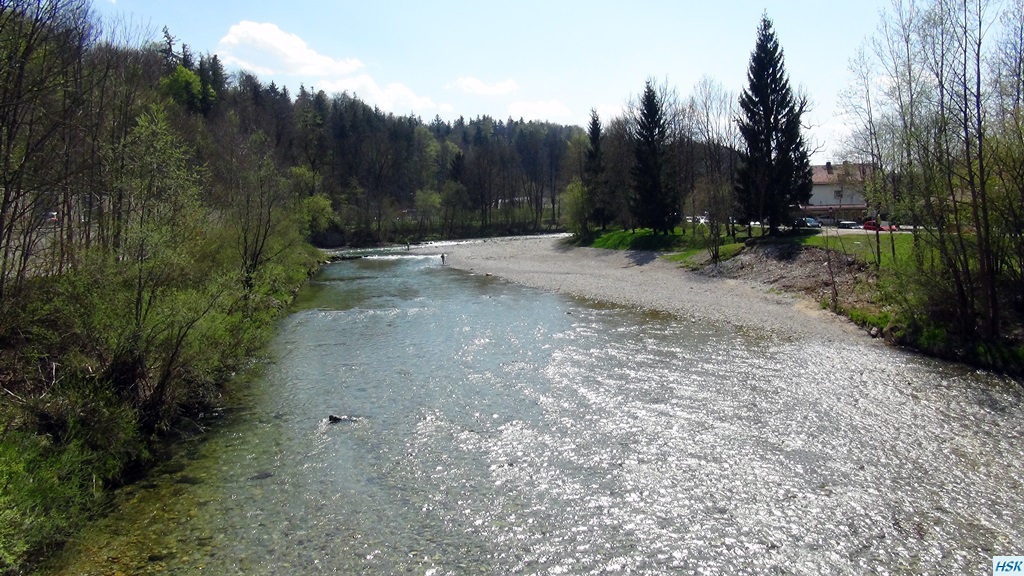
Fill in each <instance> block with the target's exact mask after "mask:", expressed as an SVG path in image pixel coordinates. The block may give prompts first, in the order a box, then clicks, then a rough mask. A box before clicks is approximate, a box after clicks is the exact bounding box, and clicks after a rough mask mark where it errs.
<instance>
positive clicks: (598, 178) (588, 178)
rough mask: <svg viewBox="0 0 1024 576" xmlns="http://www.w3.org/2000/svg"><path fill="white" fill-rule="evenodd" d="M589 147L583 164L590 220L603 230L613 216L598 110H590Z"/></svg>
mask: <svg viewBox="0 0 1024 576" xmlns="http://www.w3.org/2000/svg"><path fill="white" fill-rule="evenodd" d="M587 139H588V143H589V147H588V148H587V156H586V158H585V159H584V164H583V184H584V186H586V189H587V192H586V197H587V205H588V209H589V210H590V216H589V218H590V220H591V221H593V222H595V223H597V224H600V226H601V229H602V230H603V229H604V228H605V226H606V225H607V224H608V219H609V218H610V217H611V209H610V207H609V205H608V194H607V192H606V186H605V183H604V157H603V154H602V153H601V118H600V117H599V116H598V115H597V110H594V109H591V110H590V125H589V126H587Z"/></svg>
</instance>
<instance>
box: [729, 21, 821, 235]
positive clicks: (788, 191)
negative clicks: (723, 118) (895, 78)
mask: <svg viewBox="0 0 1024 576" xmlns="http://www.w3.org/2000/svg"><path fill="white" fill-rule="evenodd" d="M747 81H748V83H749V86H748V87H747V88H745V89H744V90H743V93H742V94H741V95H740V100H739V104H740V111H741V114H740V117H739V118H737V124H738V125H739V130H740V135H741V136H742V137H743V141H744V143H745V149H744V150H742V151H741V152H740V168H739V170H738V173H737V185H736V194H737V197H738V198H739V201H740V203H741V205H742V206H743V208H744V210H745V212H746V216H747V218H748V220H760V221H761V222H765V221H767V223H768V226H769V234H774V233H777V232H778V231H779V226H780V225H782V224H783V223H786V222H788V221H789V212H790V207H791V206H793V205H795V204H803V203H806V202H807V201H808V200H809V199H810V195H811V186H812V185H811V166H810V153H809V152H808V150H807V143H806V142H805V141H804V139H803V136H802V135H801V133H800V128H801V126H800V121H801V117H802V116H803V113H804V111H805V110H806V108H807V100H806V98H800V99H797V98H795V97H794V95H793V90H792V89H791V88H790V85H789V78H788V77H787V76H786V70H785V64H784V62H783V54H782V49H781V48H780V47H779V41H778V38H776V36H775V31H774V30H773V29H772V21H771V20H769V19H768V16H767V15H765V16H762V17H761V25H760V28H759V29H758V32H757V44H756V45H755V47H754V51H753V53H752V54H751V56H750V67H749V69H748V71H747Z"/></svg>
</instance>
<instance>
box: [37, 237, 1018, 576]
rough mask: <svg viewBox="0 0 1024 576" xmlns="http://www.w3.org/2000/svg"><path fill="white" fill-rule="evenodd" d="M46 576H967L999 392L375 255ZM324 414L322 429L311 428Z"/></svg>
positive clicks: (1013, 404) (327, 278)
mask: <svg viewBox="0 0 1024 576" xmlns="http://www.w3.org/2000/svg"><path fill="white" fill-rule="evenodd" d="M269 357H270V359H271V360H270V362H269V363H268V364H267V365H266V366H265V367H264V368H263V369H262V370H261V371H260V373H259V374H258V375H256V376H254V377H252V378H251V381H249V382H246V383H238V384H236V385H235V388H237V389H238V390H239V391H238V392H236V393H235V394H234V395H233V396H232V398H233V406H234V409H232V410H230V411H229V412H228V413H227V415H225V416H224V417H223V418H222V419H221V420H220V421H219V422H217V423H216V425H215V426H213V427H211V429H210V432H209V433H208V434H206V435H205V436H204V437H203V439H202V440H201V441H194V442H192V443H189V444H187V445H186V446H184V447H183V448H182V449H181V450H180V452H179V453H178V454H177V455H176V456H175V457H174V459H173V460H171V461H170V462H168V463H167V464H165V465H163V466H162V467H161V468H159V469H158V470H157V471H156V472H155V473H154V475H153V477H152V478H151V479H150V480H148V481H146V482H143V483H140V484H138V485H134V486H131V487H129V488H127V489H125V490H123V491H122V492H121V493H120V495H119V497H118V501H117V504H116V507H115V510H114V511H113V513H112V514H111V515H110V516H109V517H106V518H104V519H103V520H101V521H99V522H97V523H95V524H94V525H93V526H91V527H90V528H89V529H88V530H87V531H86V532H85V533H84V534H83V535H82V536H81V537H80V538H79V539H77V540H76V541H75V542H74V543H72V544H71V545H70V546H69V547H68V549H67V551H66V554H65V555H64V556H63V557H62V558H61V559H60V561H59V562H58V565H56V566H54V567H52V573H55V574H115V573H126V574H133V573H134V574H145V573H154V574H156V573H159V574H199V573H202V574H321V573H326V574H395V573H398V574H406V573H412V574H431V575H441V574H537V573H544V574H604V573H629V574H664V573H680V574H726V573H728V574H772V573H776V574H860V573H881V574H887V573H891V574H918V573H925V572H928V573H933V574H971V573H974V574H988V573H990V571H991V558H992V557H993V556H996V555H1015V554H1017V555H1019V554H1024V490H1022V484H1021V479H1022V477H1024V475H1022V472H1024V457H1022V456H1024V408H1022V395H1021V392H1020V388H1019V385H1018V384H1015V383H1013V382H1010V381H1007V380H1004V379H1001V378H998V377H994V376H991V375H988V374H986V373H983V372H978V371H974V370H971V369H968V368H964V367H961V366H955V365H950V364H945V363H940V362H937V361H933V360H929V359H926V358H921V357H918V356H914V355H910V354H907V353H904V352H901V351H898V350H893V349H890V348H886V347H882V346H878V345H876V344H873V343H871V342H868V341H863V342H862V341H857V340H856V339H851V340H850V341H849V342H845V343H837V342H834V341H832V342H819V341H814V340H811V339H808V338H806V337H795V336H786V335H779V334H775V333H772V334H761V333H759V332H757V331H755V330H750V329H737V328H734V327H729V326H717V325H710V324H706V323H702V322H699V321H693V320H682V319H678V318H674V317H671V316H667V315H658V314H649V313H642V312H638V311H634V310H627V309H622V308H616V307H611V306H602V305H596V304H593V303H588V302H584V301H580V300H574V299H571V298H568V297H565V296H562V295H558V294H553V293H548V292H542V291H537V290H534V289H530V288H526V287H522V286H518V285H514V284H510V283H507V282H504V281H501V280H499V279H496V278H491V277H486V276H479V275H473V274H470V273H467V272H463V271H458V270H454V269H451V268H448V267H442V266H440V262H439V260H438V259H437V258H436V257H426V256H416V255H407V254H399V253H396V254H391V255H388V254H383V255H377V256H373V257H368V258H364V259H361V260H352V261H346V262H339V263H336V264H333V265H331V266H328V267H327V268H325V269H324V270H323V271H322V272H321V273H320V274H319V275H318V276H316V277H315V278H314V279H313V281H312V282H311V283H310V285H309V286H308V287H307V288H306V289H305V290H304V291H303V292H302V294H301V295H300V298H299V301H298V303H297V306H296V310H295V311H294V312H293V313H292V314H290V315H289V316H288V317H287V318H286V319H285V320H284V321H283V322H282V324H281V327H280V332H279V335H278V337H277V338H276V339H275V341H274V342H273V344H272V346H271V349H270V351H269ZM329 414H334V415H337V416H340V417H342V421H340V422H337V423H333V424H332V423H329V422H328V421H327V416H328V415H329Z"/></svg>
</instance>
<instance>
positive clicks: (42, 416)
mask: <svg viewBox="0 0 1024 576" xmlns="http://www.w3.org/2000/svg"><path fill="white" fill-rule="evenodd" d="M317 255H318V253H317V251H315V250H314V249H312V248H310V247H309V246H308V245H304V244H299V245H296V246H295V247H294V248H293V249H292V250H290V251H288V252H287V253H285V252H282V254H281V255H280V257H279V258H278V260H277V262H276V263H275V264H274V265H272V266H267V267H266V268H265V269H264V270H261V271H260V273H258V274H257V275H256V276H257V278H256V281H255V282H254V284H253V287H252V288H251V289H246V288H245V287H244V283H243V282H242V279H241V277H240V276H239V275H238V274H234V275H232V274H230V273H228V272H227V270H225V269H224V268H223V264H224V262H212V263H211V262H209V261H207V262H206V263H205V264H201V263H199V262H191V263H190V265H186V266H183V269H185V268H192V270H191V271H190V272H188V273H186V274H185V276H184V277H181V278H177V279H176V281H174V282H171V283H169V284H166V285H164V286H162V287H161V289H160V290H157V291H154V293H150V294H146V295H145V296H144V299H145V300H146V302H145V303H144V305H145V306H146V307H147V310H146V313H145V314H144V318H143V320H142V322H141V324H140V323H138V322H137V317H136V315H135V314H134V313H133V308H134V306H135V305H136V299H137V298H138V292H137V286H138V285H137V283H136V281H137V277H133V276H131V275H128V274H126V270H125V267H126V264H125V263H124V262H118V261H116V260H111V259H104V258H96V259H92V260H90V261H89V262H88V263H87V264H85V265H84V266H82V267H81V268H79V269H77V270H75V271H72V272H69V273H67V274H63V275H60V276H54V277H44V278H38V279H36V280H35V281H33V282H32V285H31V287H30V289H29V290H27V291H26V292H25V293H24V294H23V295H22V297H21V298H20V301H19V305H18V306H15V307H12V308H11V309H10V310H9V311H8V313H7V315H6V316H5V318H4V323H3V325H2V327H0V383H2V385H3V390H2V394H3V395H4V396H5V399H4V402H3V403H2V404H0V426H2V427H0V434H2V436H0V440H2V442H0V487H2V490H0V574H3V573H20V572H22V571H23V570H25V569H26V562H28V561H29V560H32V559H39V558H41V557H43V556H45V555H46V554H47V552H48V551H50V550H51V549H53V547H55V546H59V545H60V543H61V542H62V541H63V540H64V539H65V538H67V537H68V536H69V535H71V534H72V533H73V532H74V531H75V530H76V529H77V528H78V527H79V526H80V525H81V523H82V522H83V521H85V520H86V519H88V518H89V517H90V515H92V514H94V513H96V512H97V511H100V510H101V509H102V507H103V504H104V503H105V502H106V499H105V495H106V494H107V492H108V489H109V488H110V487H111V486H116V485H118V484H119V483H121V482H123V481H125V480H126V479H130V478H131V477H132V476H133V475H134V474H135V473H137V472H138V471H139V470H141V469H144V468H145V467H146V466H147V464H149V463H150V449H151V447H152V445H153V444H152V443H153V442H156V441H161V440H162V439H165V438H166V437H167V436H168V434H170V433H173V432H174V431H175V430H176V429H178V428H179V426H180V425H181V424H182V423H183V422H187V421H188V420H189V419H192V418H195V417H196V415H197V414H198V413H199V412H200V411H203V410H206V409H208V408H210V407H211V406H213V405H216V404H217V402H218V400H219V398H220V393H221V386H222V385H223V384H224V383H225V382H226V380H227V379H228V378H229V377H230V375H231V374H232V373H234V372H235V371H236V370H239V369H240V368H242V367H243V366H244V365H245V363H246V362H247V361H248V359H250V358H252V357H253V356H254V355H255V354H258V352H259V350H260V348H261V346H263V345H264V343H265V342H266V340H267V339H268V337H269V336H270V335H271V334H272V331H273V324H274V321H275V319H276V318H277V317H278V316H279V314H280V311H281V310H282V309H283V308H284V305H285V304H286V303H287V302H288V301H289V300H290V299H291V297H292V294H293V289H294V288H296V287H298V286H299V285H300V284H301V283H302V282H303V281H304V280H305V278H306V277H307V274H308V273H309V272H310V270H312V269H313V267H315V265H316V258H317ZM232 276H234V278H232Z"/></svg>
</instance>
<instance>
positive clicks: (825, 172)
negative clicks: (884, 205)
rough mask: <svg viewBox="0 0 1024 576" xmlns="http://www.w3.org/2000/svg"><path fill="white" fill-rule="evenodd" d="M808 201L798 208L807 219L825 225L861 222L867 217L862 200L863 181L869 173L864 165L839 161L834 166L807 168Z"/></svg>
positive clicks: (829, 163) (864, 202)
mask: <svg viewBox="0 0 1024 576" xmlns="http://www.w3.org/2000/svg"><path fill="white" fill-rule="evenodd" d="M811 170H812V171H813V175H812V177H811V180H812V182H813V184H814V187H813V188H812V189H811V201H810V203H808V204H807V205H805V206H801V207H800V209H801V210H803V212H805V213H806V214H807V215H808V216H813V217H815V218H817V219H819V220H824V222H825V223H830V222H831V221H834V220H854V221H857V222H859V221H861V220H863V219H864V217H865V216H867V209H868V205H867V201H866V200H865V198H864V181H865V180H867V177H868V176H869V175H870V174H871V166H869V165H868V164H852V163H850V162H843V163H842V164H840V165H834V164H832V163H831V162H827V163H825V164H824V165H817V166H811Z"/></svg>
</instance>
